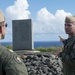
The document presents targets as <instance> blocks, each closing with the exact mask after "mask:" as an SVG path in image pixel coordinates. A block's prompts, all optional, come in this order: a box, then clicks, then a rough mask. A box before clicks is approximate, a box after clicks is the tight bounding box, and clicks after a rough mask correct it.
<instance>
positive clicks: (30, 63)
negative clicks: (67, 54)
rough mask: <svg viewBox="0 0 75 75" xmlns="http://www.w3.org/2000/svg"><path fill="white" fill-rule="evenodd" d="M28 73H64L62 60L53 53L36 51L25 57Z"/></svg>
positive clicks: (30, 74)
mask: <svg viewBox="0 0 75 75" xmlns="http://www.w3.org/2000/svg"><path fill="white" fill-rule="evenodd" d="M23 61H24V63H25V65H26V66H27V70H28V75H63V72H62V69H63V67H62V62H61V60H60V58H58V57H55V55H53V54H49V53H48V54H47V53H45V52H44V53H41V52H40V53H34V54H30V55H26V57H25V58H23Z"/></svg>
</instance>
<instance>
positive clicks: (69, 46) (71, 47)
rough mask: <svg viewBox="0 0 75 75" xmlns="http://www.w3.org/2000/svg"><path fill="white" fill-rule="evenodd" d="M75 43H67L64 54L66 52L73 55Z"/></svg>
mask: <svg viewBox="0 0 75 75" xmlns="http://www.w3.org/2000/svg"><path fill="white" fill-rule="evenodd" d="M74 43H75V40H74V41H72V42H68V43H67V42H66V43H65V45H64V52H66V53H67V54H69V55H70V54H71V52H73V45H74Z"/></svg>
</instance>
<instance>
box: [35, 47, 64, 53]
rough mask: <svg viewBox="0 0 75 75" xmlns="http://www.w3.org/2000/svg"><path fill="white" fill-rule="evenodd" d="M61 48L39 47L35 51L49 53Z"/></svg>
mask: <svg viewBox="0 0 75 75" xmlns="http://www.w3.org/2000/svg"><path fill="white" fill-rule="evenodd" d="M62 48H63V47H55V46H51V47H46V48H44V47H39V48H36V50H39V51H49V52H52V51H56V50H61V49H62Z"/></svg>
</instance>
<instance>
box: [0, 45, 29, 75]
mask: <svg viewBox="0 0 75 75" xmlns="http://www.w3.org/2000/svg"><path fill="white" fill-rule="evenodd" d="M0 75H28V73H27V69H26V66H25V64H24V63H23V61H22V60H21V59H20V58H19V57H18V55H17V54H16V53H15V52H13V51H12V50H8V49H7V48H5V47H3V46H0Z"/></svg>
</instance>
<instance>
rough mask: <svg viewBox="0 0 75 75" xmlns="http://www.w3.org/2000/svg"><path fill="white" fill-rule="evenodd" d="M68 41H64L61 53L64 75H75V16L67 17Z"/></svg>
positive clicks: (65, 25)
mask: <svg viewBox="0 0 75 75" xmlns="http://www.w3.org/2000/svg"><path fill="white" fill-rule="evenodd" d="M64 28H65V32H66V34H68V39H65V40H64V49H63V51H62V52H60V53H59V57H61V60H62V64H63V73H64V75H75V16H66V18H65V24H64Z"/></svg>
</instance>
